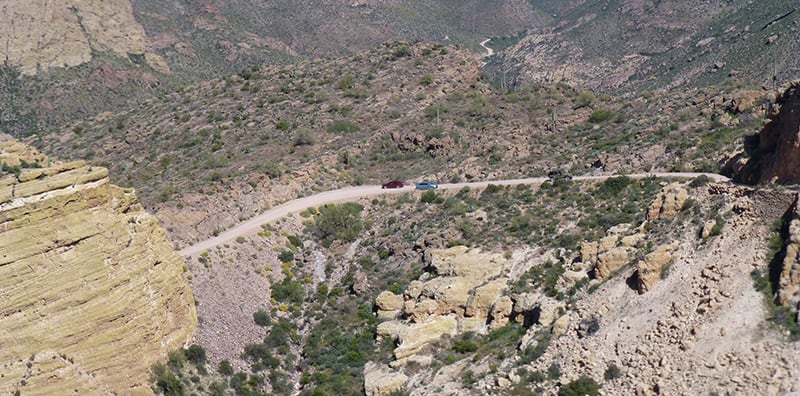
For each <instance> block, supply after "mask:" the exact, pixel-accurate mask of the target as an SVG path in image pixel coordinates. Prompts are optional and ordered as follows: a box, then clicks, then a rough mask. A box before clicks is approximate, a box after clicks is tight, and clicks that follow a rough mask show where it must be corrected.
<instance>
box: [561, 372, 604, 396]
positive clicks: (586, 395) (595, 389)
mask: <svg viewBox="0 0 800 396" xmlns="http://www.w3.org/2000/svg"><path fill="white" fill-rule="evenodd" d="M599 394H600V384H598V383H597V381H595V380H594V378H592V377H589V376H586V375H583V376H581V377H580V378H578V379H576V380H575V381H572V382H570V383H568V384H566V385H564V386H562V387H561V389H559V390H558V396H597V395H599Z"/></svg>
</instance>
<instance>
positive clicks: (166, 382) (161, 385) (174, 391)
mask: <svg viewBox="0 0 800 396" xmlns="http://www.w3.org/2000/svg"><path fill="white" fill-rule="evenodd" d="M150 382H152V383H153V384H154V386H155V390H156V391H158V392H160V393H162V394H164V395H166V396H183V395H184V389H183V384H182V383H181V380H180V379H179V378H178V377H177V376H176V375H175V373H173V372H172V370H170V369H169V367H167V366H165V365H164V364H162V363H156V364H155V365H153V367H152V368H151V369H150Z"/></svg>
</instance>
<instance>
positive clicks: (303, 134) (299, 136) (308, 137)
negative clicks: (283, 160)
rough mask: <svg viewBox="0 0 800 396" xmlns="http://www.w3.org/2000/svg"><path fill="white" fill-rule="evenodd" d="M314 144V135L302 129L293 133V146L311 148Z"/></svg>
mask: <svg viewBox="0 0 800 396" xmlns="http://www.w3.org/2000/svg"><path fill="white" fill-rule="evenodd" d="M315 142H316V139H314V134H313V133H312V132H311V131H310V130H308V129H306V128H302V129H300V130H298V131H297V133H295V136H294V143H293V144H294V146H311V145H313V144H314V143H315Z"/></svg>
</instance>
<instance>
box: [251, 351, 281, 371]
mask: <svg viewBox="0 0 800 396" xmlns="http://www.w3.org/2000/svg"><path fill="white" fill-rule="evenodd" d="M242 358H243V359H245V360H247V361H250V362H251V363H252V368H253V371H256V372H258V371H262V370H266V369H276V368H278V367H280V364H281V362H280V360H278V358H276V357H275V356H274V355H273V354H272V348H270V347H268V346H267V345H265V344H247V345H245V347H244V352H243V353H242Z"/></svg>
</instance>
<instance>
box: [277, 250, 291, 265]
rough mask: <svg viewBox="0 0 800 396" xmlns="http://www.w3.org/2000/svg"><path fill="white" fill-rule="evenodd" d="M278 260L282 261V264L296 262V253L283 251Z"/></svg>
mask: <svg viewBox="0 0 800 396" xmlns="http://www.w3.org/2000/svg"><path fill="white" fill-rule="evenodd" d="M278 260H280V261H281V262H282V263H291V262H292V261H294V253H292V252H290V251H288V250H282V251H281V252H280V254H278Z"/></svg>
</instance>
